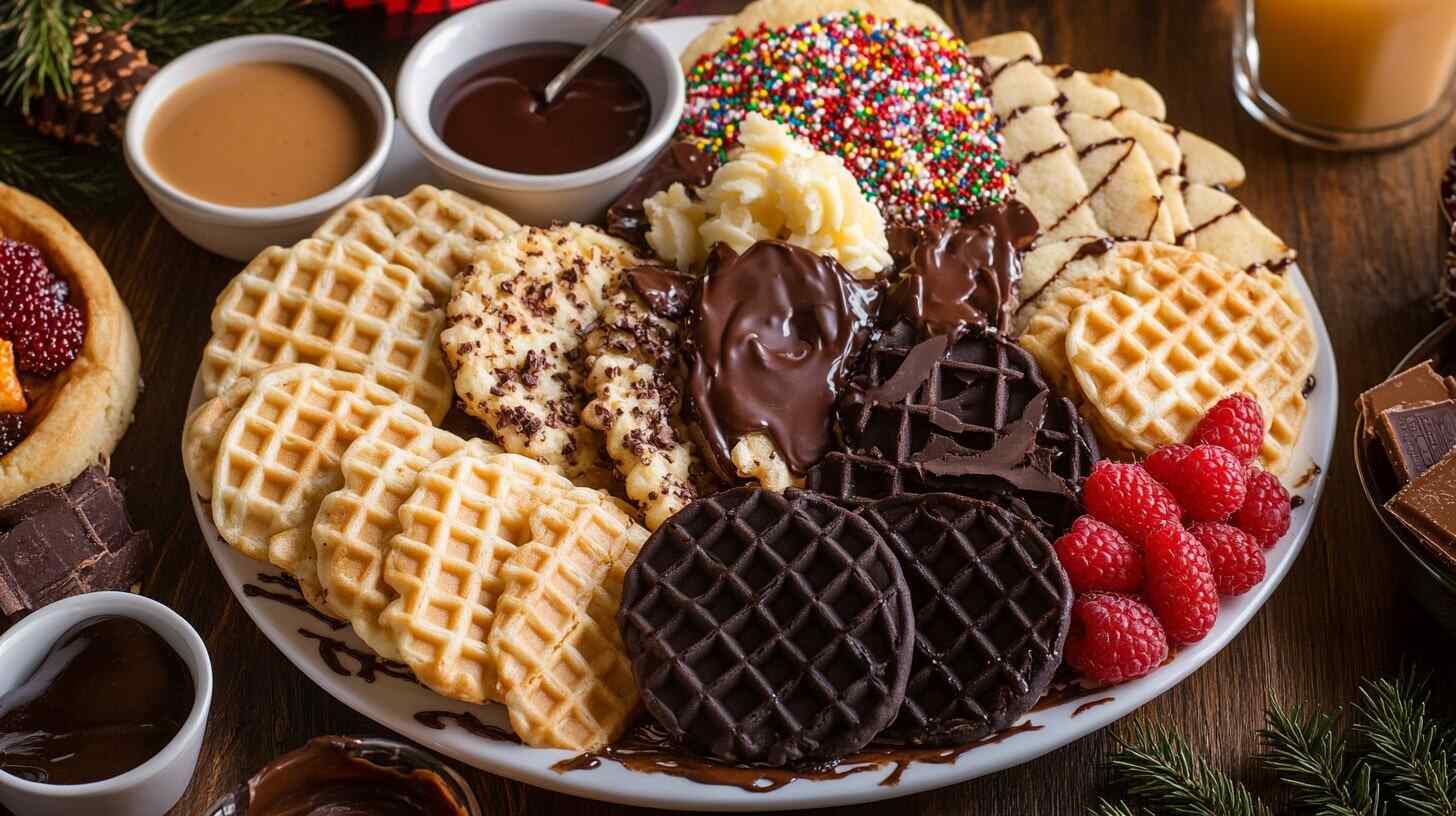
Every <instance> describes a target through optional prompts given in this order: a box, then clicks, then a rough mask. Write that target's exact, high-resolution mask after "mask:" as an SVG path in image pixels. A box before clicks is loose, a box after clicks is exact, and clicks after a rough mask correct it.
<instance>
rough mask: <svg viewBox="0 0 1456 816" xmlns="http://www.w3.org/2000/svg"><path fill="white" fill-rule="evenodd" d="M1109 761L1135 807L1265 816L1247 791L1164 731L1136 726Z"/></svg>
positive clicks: (1182, 813)
mask: <svg viewBox="0 0 1456 816" xmlns="http://www.w3.org/2000/svg"><path fill="white" fill-rule="evenodd" d="M1119 743H1120V747H1119V749H1118V751H1117V752H1116V753H1114V754H1113V755H1112V756H1111V757H1110V758H1109V759H1108V766H1109V768H1110V769H1111V771H1112V774H1113V777H1114V781H1115V782H1118V783H1121V784H1123V785H1125V786H1126V788H1127V791H1128V794H1129V795H1130V797H1131V798H1132V799H1134V800H1135V801H1137V802H1138V803H1139V804H1142V805H1143V806H1145V807H1147V808H1148V809H1150V810H1153V811H1155V812H1157V813H1159V814H1170V816H1268V814H1269V810H1268V808H1266V807H1265V806H1264V805H1263V804H1262V803H1261V802H1259V800H1257V799H1255V798H1254V795H1253V794H1252V793H1250V792H1249V790H1248V788H1245V787H1244V786H1243V785H1241V784H1239V783H1238V782H1236V781H1234V780H1233V779H1232V778H1230V777H1229V776H1228V775H1227V774H1225V773H1223V772H1222V771H1220V770H1218V769H1217V768H1214V767H1213V766H1212V765H1210V764H1209V763H1208V762H1207V760H1205V759H1203V758H1202V757H1200V756H1198V755H1197V754H1195V753H1194V752H1193V749H1192V748H1190V747H1189V745H1188V743H1187V742H1186V741H1185V740H1184V739H1183V737H1182V736H1180V735H1179V734H1177V733H1175V732H1173V731H1171V730H1169V729H1167V728H1164V727H1162V726H1156V725H1149V724H1140V725H1137V726H1134V731H1133V735H1132V738H1131V739H1129V740H1121V739H1119Z"/></svg>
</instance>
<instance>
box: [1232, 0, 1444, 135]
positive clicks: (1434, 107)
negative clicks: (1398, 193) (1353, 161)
mask: <svg viewBox="0 0 1456 816" xmlns="http://www.w3.org/2000/svg"><path fill="white" fill-rule="evenodd" d="M1233 58H1234V60H1233V61H1234V91H1235V93H1236V94H1237V95H1238V99H1239V103H1240V104H1241V105H1243V107H1244V110H1246V111H1248V113H1249V115H1250V116H1253V117H1254V118H1255V119H1257V120H1258V121H1259V122H1262V123H1263V124H1264V125H1265V126H1266V127H1268V128H1269V129H1270V130H1273V131H1274V132H1276V133H1278V134H1279V135H1281V136H1284V137H1285V138H1288V139H1292V140H1294V141H1296V142H1299V143H1301V144H1306V145H1310V146H1312V147H1319V148H1325V149H1329V150H1379V149H1382V148H1389V147H1396V146H1398V145H1402V144H1406V143H1408V142H1411V141H1414V140H1416V139H1419V138H1420V137H1422V136H1425V135H1426V134H1428V133H1430V132H1431V131H1432V130H1434V129H1435V128H1437V127H1439V126H1440V125H1441V123H1442V122H1444V121H1446V119H1447V117H1448V116H1450V114H1451V111H1452V107H1453V101H1456V94H1453V93H1452V76H1453V74H1456V0H1236V2H1235V11H1234V52H1233Z"/></svg>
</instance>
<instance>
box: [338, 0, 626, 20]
mask: <svg viewBox="0 0 1456 816" xmlns="http://www.w3.org/2000/svg"><path fill="white" fill-rule="evenodd" d="M335 1H336V2H337V3H338V4H339V5H340V6H343V8H344V10H345V11H362V10H377V9H383V10H384V11H385V13H387V14H391V15H395V14H408V15H410V16H424V15H427V14H442V13H448V12H452V11H460V10H461V9H467V8H470V7H471V6H475V5H479V4H481V3H484V2H489V0H335ZM593 2H596V3H598V4H601V5H606V4H607V2H608V0H593Z"/></svg>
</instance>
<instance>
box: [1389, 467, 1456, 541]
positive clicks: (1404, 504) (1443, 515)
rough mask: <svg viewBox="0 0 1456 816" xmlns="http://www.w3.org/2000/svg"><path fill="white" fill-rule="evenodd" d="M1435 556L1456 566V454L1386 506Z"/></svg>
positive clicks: (1428, 471) (1411, 484)
mask: <svg viewBox="0 0 1456 816" xmlns="http://www.w3.org/2000/svg"><path fill="white" fill-rule="evenodd" d="M1385 509H1386V510H1389V511H1390V513H1391V515H1394V516H1395V517H1396V518H1397V519H1399V520H1400V522H1401V523H1402V524H1404V525H1405V526H1406V527H1408V528H1409V529H1410V531H1411V532H1413V533H1415V535H1416V538H1418V539H1419V540H1420V541H1421V542H1423V543H1424V544H1425V545H1426V546H1427V547H1428V548H1429V549H1430V551H1431V554H1432V555H1435V556H1437V557H1438V558H1441V559H1442V560H1443V561H1445V562H1446V563H1447V564H1450V565H1452V566H1456V451H1453V452H1451V453H1448V454H1446V456H1444V457H1443V458H1442V459H1441V461H1439V462H1437V463H1436V464H1435V465H1433V466H1431V467H1430V468H1429V469H1427V470H1426V472H1425V473H1422V474H1421V475H1419V476H1417V477H1415V478H1414V479H1412V480H1411V482H1410V484H1408V485H1406V486H1405V487H1403V488H1401V489H1400V492H1399V493H1396V494H1395V496H1394V497H1392V498H1391V500H1390V501H1388V502H1386V503H1385Z"/></svg>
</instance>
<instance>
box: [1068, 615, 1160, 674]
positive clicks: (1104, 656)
mask: <svg viewBox="0 0 1456 816" xmlns="http://www.w3.org/2000/svg"><path fill="white" fill-rule="evenodd" d="M1167 657H1168V638H1167V636H1166V635H1164V634H1163V625H1162V624H1161V623H1159V622H1158V618H1157V616H1155V615H1154V614H1153V610H1151V609H1149V608H1148V607H1147V606H1146V605H1144V604H1143V603H1142V602H1141V601H1139V600H1138V599H1136V598H1131V597H1128V596H1126V595H1115V594H1112V593H1108V592H1089V593H1087V594H1086V595H1081V596H1079V597H1078V598H1077V600H1075V601H1073V602H1072V625H1071V629H1070V630H1069V631H1068V633H1067V646H1066V658H1067V665H1068V666H1071V667H1072V668H1073V669H1075V670H1076V671H1078V672H1081V673H1082V675H1083V676H1084V677H1086V678H1087V679H1089V680H1095V681H1097V682H1099V683H1121V682H1122V681H1124V680H1131V679H1133V678H1135V677H1142V676H1143V675H1145V674H1147V673H1148V672H1150V671H1152V670H1153V669H1156V668H1157V667H1158V666H1160V665H1162V663H1163V661H1164V660H1165V659H1167Z"/></svg>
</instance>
